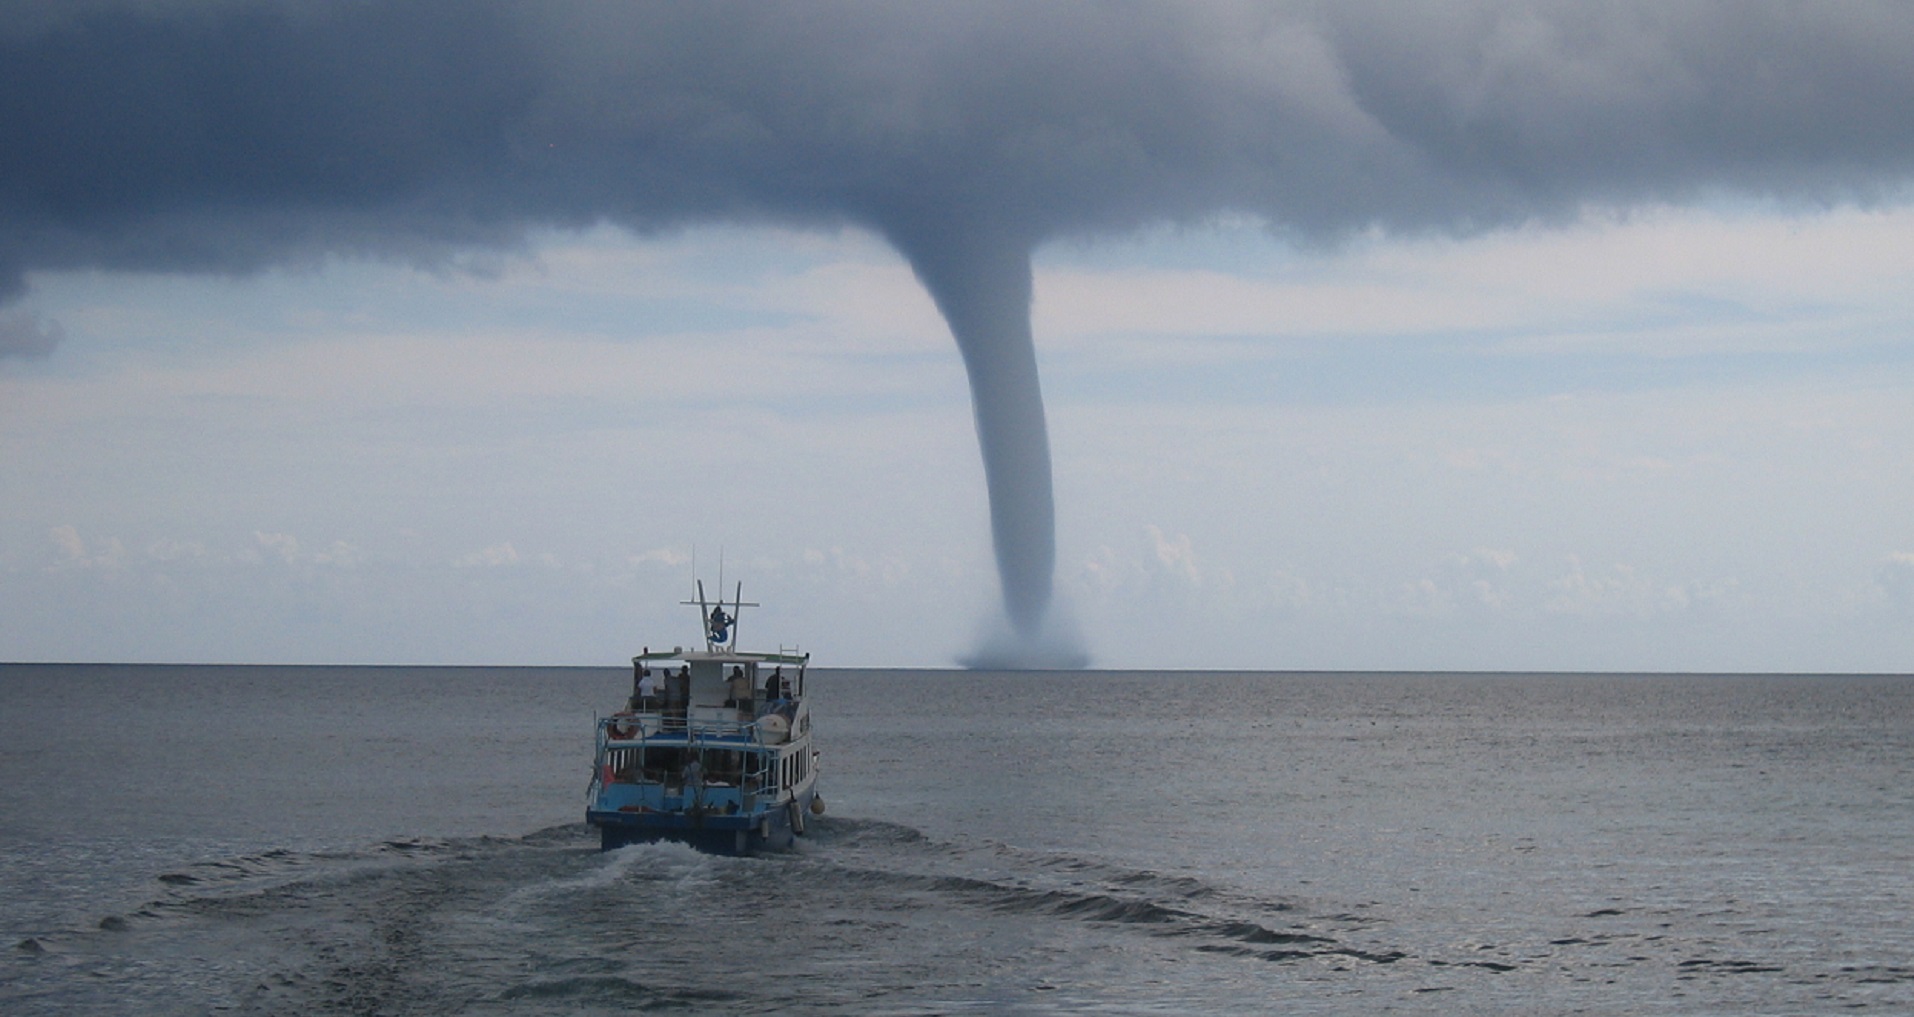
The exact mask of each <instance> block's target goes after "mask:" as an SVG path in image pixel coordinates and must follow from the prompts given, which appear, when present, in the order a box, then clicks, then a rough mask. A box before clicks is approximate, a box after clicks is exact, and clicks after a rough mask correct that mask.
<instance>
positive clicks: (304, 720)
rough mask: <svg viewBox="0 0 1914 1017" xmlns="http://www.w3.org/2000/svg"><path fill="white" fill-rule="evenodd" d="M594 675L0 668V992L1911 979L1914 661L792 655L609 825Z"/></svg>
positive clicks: (1777, 992) (496, 1006)
mask: <svg viewBox="0 0 1914 1017" xmlns="http://www.w3.org/2000/svg"><path fill="white" fill-rule="evenodd" d="M628 683H629V676H628V673H627V672H625V671H623V670H621V669H602V670H600V669H528V668H281V667H210V668H199V667H154V666H97V667H95V666H38V665H8V666H4V667H0V820H3V822H0V866H3V868H0V937H4V938H3V939H0V947H4V956H0V1012H5V1013H7V1014H41V1013H45V1014H55V1013H58V1014H73V1013H79V1014H88V1013H97V1014H120V1013H136V1012H137V1013H179V1014H189V1013H190V1014H200V1013H208V1012H220V1013H236V1014H249V1013H260V1014H278V1013H287V1014H291V1013H302V1014H303V1013H319V1014H325V1013H341V1014H440V1013H444V1014H451V1013H473V1014H486V1013H501V1014H504V1013H533V1014H536V1013H552V1014H576V1013H587V1014H589V1013H605V1014H611V1013H628V1012H631V1011H634V1010H646V1009H661V1008H662V1009H678V1010H682V1011H686V1012H718V1013H850V1014H942V1013H1029V1014H1040V1013H1084V1012H1090V1013H1139V1014H1141V1013H1223V1012H1271V1013H1295V1014H1370V1013H1411V1014H1420V1013H1428V1014H1455V1013H1485V1014H1487V1013H1495V1014H1505V1013H1533V1014H1560V1013H1594V1014H1623V1013H1630V1014H1632V1013H1669V1014H1706V1013H1719V1014H1798V1013H1827V1012H1834V1011H1851V1010H1860V1011H1863V1012H1866V1011H1873V1012H1884V1013H1905V1012H1910V1011H1914V680H1910V679H1908V678H1903V677H1853V676H1727V675H1714V676H1684V675H1630V676H1611V675H1453V674H1235V673H1231V674H1223V673H1181V672H1178V673H1141V672H1074V673H1022V674H994V673H980V672H940V671H828V670H820V671H814V672H813V673H812V674H811V676H810V692H811V694H812V698H813V700H814V709H815V716H816V732H817V737H818V745H819V748H820V749H821V750H822V752H823V753H824V755H823V772H822V784H821V787H822V790H823V793H824V796H825V799H826V801H827V802H828V804H829V814H828V815H827V816H825V817H824V818H823V820H822V821H818V822H814V823H813V824H812V825H811V832H810V835H809V836H808V837H806V838H805V839H804V840H803V841H802V842H801V845H800V850H798V851H796V852H794V853H791V854H788V855H782V856H775V857H766V858H742V859H741V858H716V857H710V856H705V855H700V854H697V853H695V852H692V851H689V850H687V849H685V848H683V847H681V846H676V845H670V844H661V845H646V846H636V847H631V848H625V849H621V850H619V851H614V852H610V853H601V852H599V851H598V849H597V840H596V837H595V836H594V835H593V834H592V832H591V831H590V830H589V829H588V828H587V827H585V826H584V825H583V824H582V822H581V820H582V816H583V811H584V804H585V799H584V795H585V789H586V784H587V782H588V780H589V779H590V766H589V764H590V760H589V756H590V752H591V731H592V721H593V716H594V713H595V711H597V712H602V711H608V710H610V709H612V708H614V707H615V706H616V705H617V704H618V703H619V702H620V701H621V699H622V697H623V696H624V695H625V693H626V692H628V691H629V690H628V688H627V685H628Z"/></svg>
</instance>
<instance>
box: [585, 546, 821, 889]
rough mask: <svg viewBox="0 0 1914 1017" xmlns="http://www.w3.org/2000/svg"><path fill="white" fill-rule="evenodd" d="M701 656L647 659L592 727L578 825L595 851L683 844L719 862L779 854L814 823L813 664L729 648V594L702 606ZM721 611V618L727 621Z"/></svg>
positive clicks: (732, 619)
mask: <svg viewBox="0 0 1914 1017" xmlns="http://www.w3.org/2000/svg"><path fill="white" fill-rule="evenodd" d="M697 590H698V599H697V600H695V601H685V602H684V603H685V604H686V605H687V606H696V607H697V608H698V611H699V614H700V615H701V616H702V617H703V619H704V648H703V649H702V650H699V649H690V650H687V649H685V648H684V647H682V646H679V647H673V648H672V649H670V650H668V651H666V650H652V649H651V648H649V647H646V648H645V651H644V652H643V653H640V654H639V655H638V656H636V657H633V658H632V661H631V671H632V692H631V698H630V699H628V700H627V701H626V703H625V706H624V709H621V710H619V711H618V712H617V713H614V714H612V715H611V716H609V717H604V718H601V719H600V720H599V721H598V734H597V752H596V756H595V758H594V761H593V762H594V765H593V767H592V783H591V789H590V792H589V797H590V805H588V806H587V808H586V810H585V821H586V822H588V823H590V824H591V825H593V826H595V827H597V828H598V830H599V834H600V843H601V846H602V847H603V849H605V850H611V849H612V848H616V847H622V846H624V845H626V844H635V843H642V842H647V841H658V840H673V841H682V842H684V843H687V844H690V845H691V846H692V847H695V848H698V849H700V850H704V851H710V852H714V853H719V854H752V853H755V852H760V851H781V850H788V849H790V848H791V847H792V846H794V845H795V843H796V839H797V837H798V836H799V835H801V834H803V833H804V831H805V820H806V816H807V814H822V813H823V811H824V799H823V798H821V797H819V796H818V793H817V770H818V765H817V764H818V754H817V752H816V751H815V750H813V749H812V748H811V709H810V703H809V702H808V701H807V700H806V699H805V684H804V683H805V670H806V666H807V665H808V664H809V662H810V659H811V655H810V654H808V653H799V652H796V651H794V650H789V651H787V650H782V649H780V650H779V651H778V652H777V653H746V652H743V651H741V650H739V649H738V648H737V636H738V625H737V623H738V614H739V613H740V612H742V611H743V610H744V609H745V608H747V607H757V606H758V605H757V604H754V603H747V602H746V601H745V600H744V599H743V585H742V584H739V587H738V590H737V593H736V595H735V596H734V597H733V598H732V602H731V603H730V604H729V605H727V604H725V603H724V602H723V600H722V593H721V594H720V599H719V601H718V602H717V603H715V604H713V603H709V602H707V601H706V600H705V595H704V584H703V583H702V582H700V583H699V584H698V587H697ZM727 608H728V610H727Z"/></svg>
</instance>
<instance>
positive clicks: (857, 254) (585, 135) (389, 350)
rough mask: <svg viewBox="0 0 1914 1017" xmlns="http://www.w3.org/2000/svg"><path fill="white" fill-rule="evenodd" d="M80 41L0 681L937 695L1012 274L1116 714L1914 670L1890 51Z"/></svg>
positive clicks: (26, 264)
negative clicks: (662, 656)
mask: <svg viewBox="0 0 1914 1017" xmlns="http://www.w3.org/2000/svg"><path fill="white" fill-rule="evenodd" d="M42 6H43V5H0V11H5V12H7V13H6V16H5V17H4V19H0V25H4V27H3V28H0V94H5V95H8V96H10V97H14V98H13V99H11V100H10V101H9V102H8V103H7V104H6V105H5V106H4V108H0V136H4V137H6V138H8V139H11V140H12V141H13V143H11V144H8V145H6V146H4V148H3V149H0V225H3V226H4V230H0V293H4V295H5V301H6V302H5V303H4V304H0V492H4V498H0V618H3V619H4V621H3V622H0V659H4V660H126V661H148V660H152V661H206V662H216V661H260V662H311V663H335V662H337V663H358V662H397V663H413V662H419V663H478V664H505V663H554V664H611V663H617V662H619V661H621V660H623V659H625V658H628V657H629V656H630V655H631V654H632V653H634V652H636V650H637V649H638V648H639V647H640V646H641V645H646V644H650V645H654V646H656V645H660V644H671V643H674V642H689V641H691V640H692V639H693V638H695V637H696V619H695V617H694V616H693V615H692V614H691V613H689V612H688V611H686V610H685V609H683V608H679V607H677V606H676V601H678V600H680V599H682V598H683V597H684V595H685V594H686V593H687V592H688V591H689V588H690V585H691V581H692V577H693V557H694V555H695V559H696V569H697V573H698V574H700V575H702V576H703V577H704V578H705V580H706V581H707V583H708V584H714V583H715V580H716V577H717V571H718V559H719V556H720V553H722V555H723V558H724V573H725V577H726V580H727V583H729V582H732V581H736V580H740V579H741V580H743V582H744V590H745V594H746V596H747V598H748V599H757V600H760V601H763V602H764V603H765V607H763V608H762V609H757V610H747V613H746V615H745V618H744V623H743V627H742V633H743V639H744V642H746V643H747V644H753V643H756V644H771V645H777V644H783V645H791V644H794V643H795V644H801V645H803V646H804V647H805V648H807V649H811V650H813V651H814V652H815V653H816V654H817V658H818V660H820V661H821V662H824V663H828V664H840V665H899V666H916V665H924V666H942V665H947V664H949V663H950V662H952V661H953V660H955V659H957V658H958V657H960V656H963V655H964V654H966V653H967V652H969V651H970V649H971V648H972V647H973V646H974V645H975V644H976V641H977V639H978V637H979V633H980V632H981V631H983V630H984V629H985V628H987V627H988V626H989V625H990V624H992V622H993V620H994V619H995V618H996V617H997V614H998V612H999V610H1000V609H999V608H998V587H997V583H998V579H997V573H996V566H995V564H994V562H993V557H992V548H991V529H990V518H989V515H988V513H987V511H986V508H985V504H986V499H985V489H984V473H983V469H982V465H981V462H980V460H979V455H978V448H977V441H976V434H975V429H974V424H973V419H972V403H971V398H970V393H969V391H968V389H967V387H966V376H965V369H964V365H963V363H962V361H961V360H960V359H959V357H958V354H957V349H956V347H955V345H954V344H953V343H952V341H951V335H950V330H949V328H948V327H947V326H946V324H945V322H944V321H943V319H942V318H941V317H940V315H939V310H938V307H937V305H936V304H934V303H933V302H932V300H931V298H930V297H929V296H928V295H927V294H926V291H925V288H924V285H923V284H922V283H921V282H920V279H919V276H920V274H921V270H922V265H921V264H920V265H919V266H918V268H919V272H914V271H913V264H912V263H911V262H909V261H907V260H906V259H905V258H904V257H903V256H901V255H900V254H899V253H898V251H899V249H900V245H902V246H903V247H906V248H908V247H910V246H911V245H912V244H913V243H916V244H921V243H923V242H924V241H923V240H922V238H923V237H925V236H930V237H933V238H935V237H943V236H947V235H951V234H952V232H953V231H955V232H957V233H964V231H970V230H977V231H981V232H982V233H984V234H987V235H989V236H991V237H1008V238H1010V240H1009V241H1008V242H1009V243H1010V246H1012V247H1016V248H1017V249H1028V250H1033V251H1034V256H1033V260H1034V269H1035V275H1034V278H1035V291H1034V292H1035V299H1034V306H1033V309H1032V322H1033V327H1034V335H1035V340H1036V349H1037V358H1038V362H1039V366H1040V370H1041V377H1042V382H1043V387H1044V393H1045V397H1046V398H1045V402H1046V408H1047V412H1048V428H1049V438H1050V443H1051V459H1052V462H1053V464H1054V474H1055V491H1056V518H1057V527H1056V547H1057V567H1056V590H1057V596H1058V598H1059V601H1058V607H1057V611H1058V614H1059V617H1061V618H1063V619H1065V620H1066V622H1067V623H1069V624H1073V625H1074V626H1075V627H1076V628H1078V629H1080V630H1081V634H1082V640H1083V643H1084V645H1085V647H1086V648H1087V650H1088V651H1089V653H1090V654H1091V655H1092V657H1093V658H1094V662H1095V664H1096V665H1098V666H1109V667H1128V666H1137V667H1248V668H1282V669H1290V668H1310V669H1316V668H1357V669H1365V668H1406V669H1629V670H1664V669H1665V670H1761V671H1767V670H1806V671H1819V670H1885V671H1907V670H1910V669H1914V512H1911V511H1910V510H1909V509H1910V505H1914V398H1910V397H1911V396H1914V286H1910V284H1909V283H1910V280H1909V278H1908V276H1909V273H1910V267H1911V266H1914V190H1910V188H1909V179H1910V176H1914V126H1910V125H1909V123H1908V122H1907V118H1906V115H1905V111H1906V110H1907V109H1909V108H1914V61H1910V60H1909V59H1908V58H1907V56H1906V55H1905V53H1906V48H1905V45H1904V42H1903V40H1905V39H1907V38H1910V37H1914V13H1910V11H1909V9H1908V8H1905V7H1902V6H1900V5H1880V6H1871V5H1865V4H1843V5H1820V4H1807V5H1774V6H1768V5H1756V4H1721V5H1711V4H1687V5H1682V4H1652V5H1650V4H1643V5H1627V4H1618V5H1590V4H1572V5H1564V6H1561V7H1559V8H1557V7H1552V6H1549V5H1542V6H1536V5H1526V6H1523V7H1513V8H1511V7H1505V6H1504V5H1498V4H1466V5H1452V6H1445V7H1422V6H1418V7H1416V8H1413V10H1410V9H1406V8H1403V7H1401V6H1400V5H1376V6H1371V5H1363V4H1335V5H1282V6H1255V5H1250V6H1242V5H1217V6H1204V7H1192V6H1188V5H1172V6H1166V7H1150V6H1142V5H1126V6H1112V7H1077V6H1063V5H1055V6H1048V7H1040V8H1035V9H1034V10H1036V11H1037V12H1038V13H1034V14H1032V13H1027V12H1029V11H1031V10H1032V8H1029V7H1027V6H1025V5H976V6H958V5H946V6H938V7H919V6H912V5H903V6H891V5H886V6H869V7H865V6H855V5H849V6H826V7H809V6H806V7H796V8H784V7H773V6H760V5H741V6H722V5H721V6H714V7H694V8H684V7H671V6H666V7H660V8H652V7H646V6H637V5H593V4H562V5H549V6H541V5H534V6H517V5H498V6H492V5H484V4H476V5H465V4H461V5H454V7H449V8H442V7H438V6H436V5H434V4H430V3H416V4H407V5H395V6H392V7H386V6H382V5H352V6H350V7H345V6H339V5H313V6H307V5H302V4H252V3H238V2H210V3H198V4H167V3H140V4H120V3H110V2H109V3H89V4H81V5H75V6H74V7H73V8H71V9H65V8H62V9H61V11H62V12H61V13H58V14H53V15H49V14H47V13H45V12H44V11H42V10H41V7H42ZM71 11H77V12H79V13H71ZM1405 12H1406V13H1405ZM979 224H981V225H979ZM965 235H969V234H967V233H966V234H965Z"/></svg>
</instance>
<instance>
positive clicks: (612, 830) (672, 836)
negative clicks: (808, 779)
mask: <svg viewBox="0 0 1914 1017" xmlns="http://www.w3.org/2000/svg"><path fill="white" fill-rule="evenodd" d="M813 797H814V795H811V794H807V795H804V796H802V797H800V798H798V799H797V800H796V801H795V803H794V806H793V807H783V808H777V809H771V810H767V811H765V812H761V813H759V814H757V815H755V816H742V815H726V814H723V813H715V812H703V813H700V812H695V811H687V812H655V811H644V812H612V811H604V810H599V809H588V810H586V812H585V821H586V822H588V823H590V824H591V825H593V826H595V827H597V828H598V834H599V849H600V850H603V851H610V850H612V849H614V848H621V847H625V846H626V845H628V844H654V843H657V842H659V841H675V842H677V843H680V844H687V845H690V846H691V847H693V848H696V849H697V850H699V851H704V852H706V853H709V854H716V855H752V854H761V853H764V852H769V851H789V850H791V849H792V848H793V847H795V846H796V845H797V837H798V834H799V833H801V832H802V830H801V828H800V827H801V825H802V824H803V822H804V821H805V820H806V819H808V818H809V816H808V814H807V813H808V810H809V809H810V807H811V799H812V798H813ZM794 812H795V813H796V818H797V822H798V823H799V824H800V827H794V826H793V825H792V819H793V813H794Z"/></svg>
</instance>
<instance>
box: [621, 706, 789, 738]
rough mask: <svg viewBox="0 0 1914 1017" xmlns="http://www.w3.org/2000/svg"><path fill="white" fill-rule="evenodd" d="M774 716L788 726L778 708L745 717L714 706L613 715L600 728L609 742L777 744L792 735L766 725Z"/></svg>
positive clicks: (786, 728) (786, 720)
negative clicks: (680, 712) (664, 740)
mask: <svg viewBox="0 0 1914 1017" xmlns="http://www.w3.org/2000/svg"><path fill="white" fill-rule="evenodd" d="M725 714H729V716H726V715H725ZM773 716H776V717H779V719H780V720H781V721H784V723H786V724H787V725H788V723H789V721H788V718H786V717H784V715H783V714H781V713H779V712H778V711H775V710H772V711H766V712H765V713H762V714H759V715H757V716H754V717H750V718H746V717H742V716H739V715H738V713H737V711H735V710H731V709H723V710H718V709H712V710H710V712H703V713H701V712H698V711H697V710H695V709H694V710H693V711H691V712H689V713H687V714H685V715H676V714H670V713H630V714H614V715H612V716H610V717H606V718H604V719H602V720H600V721H599V731H600V733H601V734H602V735H603V737H604V740H605V741H606V742H607V743H610V744H638V743H643V742H647V741H651V740H652V739H655V738H661V737H662V738H669V739H671V740H672V741H673V742H677V741H680V740H686V741H712V740H723V741H746V742H751V743H753V744H759V745H776V744H779V743H781V742H783V741H785V740H786V739H787V738H788V737H789V735H788V734H787V732H788V730H789V728H788V726H787V727H785V728H782V729H780V728H775V727H772V726H771V725H768V724H766V722H765V721H766V718H767V717H773ZM767 735H769V737H767Z"/></svg>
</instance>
